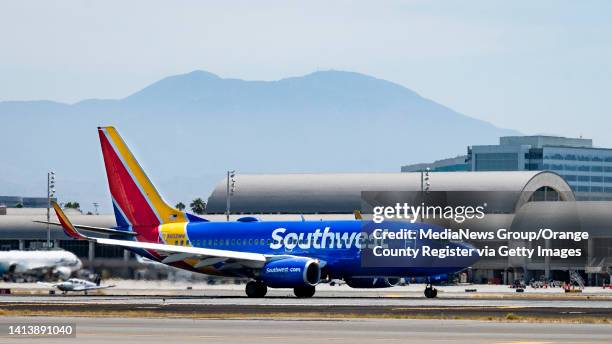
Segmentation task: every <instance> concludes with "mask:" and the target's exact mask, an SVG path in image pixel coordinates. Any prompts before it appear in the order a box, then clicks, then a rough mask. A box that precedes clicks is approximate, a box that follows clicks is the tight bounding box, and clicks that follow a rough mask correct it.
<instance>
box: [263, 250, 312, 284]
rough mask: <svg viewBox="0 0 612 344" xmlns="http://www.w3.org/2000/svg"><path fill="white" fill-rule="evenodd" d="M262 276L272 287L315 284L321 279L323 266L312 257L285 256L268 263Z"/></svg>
mask: <svg viewBox="0 0 612 344" xmlns="http://www.w3.org/2000/svg"><path fill="white" fill-rule="evenodd" d="M260 277H261V279H262V281H264V282H265V283H266V285H267V286H268V287H271V288H295V287H304V286H315V285H316V284H317V283H319V280H320V279H321V268H320V267H319V263H318V262H317V261H316V260H314V259H312V258H302V257H298V258H285V259H279V260H274V261H271V262H268V263H266V265H264V267H263V268H262V269H261V275H260Z"/></svg>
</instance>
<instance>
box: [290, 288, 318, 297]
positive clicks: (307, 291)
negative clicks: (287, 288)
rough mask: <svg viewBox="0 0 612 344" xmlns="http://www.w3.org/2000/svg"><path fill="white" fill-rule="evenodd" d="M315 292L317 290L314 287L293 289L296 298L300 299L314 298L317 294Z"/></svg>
mask: <svg viewBox="0 0 612 344" xmlns="http://www.w3.org/2000/svg"><path fill="white" fill-rule="evenodd" d="M315 291H316V289H315V287H314V286H305V287H295V288H293V293H294V294H295V296H297V297H298V298H300V299H302V298H309V297H312V296H313V295H314V294H315Z"/></svg>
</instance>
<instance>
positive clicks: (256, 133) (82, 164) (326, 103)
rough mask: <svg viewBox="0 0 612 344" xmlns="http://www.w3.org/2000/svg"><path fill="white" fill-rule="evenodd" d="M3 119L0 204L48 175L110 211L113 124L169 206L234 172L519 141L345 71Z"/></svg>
mask: <svg viewBox="0 0 612 344" xmlns="http://www.w3.org/2000/svg"><path fill="white" fill-rule="evenodd" d="M0 116H2V117H1V119H2V125H0V136H1V137H2V141H3V145H4V148H5V152H4V153H3V154H2V156H0V160H1V161H2V164H1V166H2V169H3V171H2V172H1V173H0V180H1V181H2V184H0V194H7V193H9V194H15V195H21V194H24V195H42V194H43V193H44V192H45V187H46V184H45V183H46V179H45V178H46V171H47V170H49V169H54V170H56V172H57V174H58V191H59V196H60V199H63V200H78V201H80V203H81V204H82V205H84V206H85V207H86V208H87V207H88V204H90V203H91V202H94V201H96V202H100V203H103V204H105V205H106V208H105V209H106V210H108V209H110V208H109V207H108V199H109V196H108V194H107V186H106V177H105V175H104V170H103V164H102V161H101V154H100V149H99V147H98V144H99V143H98V137H97V134H96V127H97V126H99V125H115V126H117V127H118V129H119V131H120V132H121V134H122V135H123V136H124V138H125V139H126V141H127V142H128V143H129V144H130V146H131V148H132V149H133V150H134V151H135V153H136V155H137V156H138V158H139V160H140V162H141V163H142V165H143V166H144V167H145V169H146V170H147V171H148V172H149V174H150V177H151V178H152V179H153V181H154V182H155V183H156V185H158V187H159V188H160V189H162V191H163V193H164V194H165V195H166V197H167V198H168V199H169V200H170V201H172V202H177V201H179V200H180V201H183V202H185V203H187V202H186V201H188V200H190V199H192V198H193V197H195V196H201V197H207V196H208V194H209V193H210V191H211V190H212V187H213V185H214V183H215V182H216V181H217V180H219V179H220V178H223V176H224V171H225V170H226V169H230V168H232V169H237V170H238V171H239V172H240V171H243V172H249V173H258V172H331V171H336V172H352V171H354V172H357V171H399V168H400V166H401V165H404V164H408V163H414V162H421V161H429V160H434V159H439V158H444V157H448V156H455V155H457V154H461V153H464V152H465V150H466V146H467V145H469V144H487V143H491V144H493V143H495V142H497V138H498V137H499V136H501V135H514V134H517V132H515V131H512V130H506V129H500V128H497V127H495V126H493V125H491V124H490V123H487V122H484V121H480V120H477V119H474V118H471V117H468V116H466V115H463V114H461V113H458V112H456V111H453V110H452V109H449V108H447V107H445V106H443V105H440V104H438V103H435V102H433V101H431V100H429V99H426V98H423V97H421V96H420V95H418V94H417V93H415V92H413V91H411V90H410V89H408V88H405V87H403V86H400V85H398V84H394V83H392V82H388V81H385V80H381V79H376V78H373V77H370V76H367V75H363V74H358V73H351V72H341V71H325V72H316V73H312V74H308V75H305V76H301V77H293V78H287V79H282V80H279V81H270V82H268V81H244V80H238V79H224V78H220V77H218V76H216V75H214V74H211V73H208V72H204V71H194V72H191V73H188V74H183V75H176V76H171V77H167V78H165V79H162V80H160V81H158V82H156V83H154V84H152V85H150V86H147V87H146V88H144V89H142V90H141V91H139V92H136V93H134V94H132V95H130V96H128V97H126V98H123V99H116V100H101V99H89V100H84V101H81V102H79V103H76V104H62V103H57V102H50V101H22V102H0ZM238 187H239V181H238Z"/></svg>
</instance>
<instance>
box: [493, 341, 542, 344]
mask: <svg viewBox="0 0 612 344" xmlns="http://www.w3.org/2000/svg"><path fill="white" fill-rule="evenodd" d="M550 343H552V342H525V341H516V342H496V344H550Z"/></svg>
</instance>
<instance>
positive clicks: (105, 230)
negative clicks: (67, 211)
mask: <svg viewBox="0 0 612 344" xmlns="http://www.w3.org/2000/svg"><path fill="white" fill-rule="evenodd" d="M32 222H36V223H42V224H45V225H47V224H49V225H53V226H62V224H61V223H59V222H47V221H32ZM72 226H74V228H78V229H83V230H86V231H90V232H95V233H101V234H110V235H125V236H136V235H138V234H137V233H134V232H127V231H120V230H117V229H112V228H105V227H94V226H85V225H75V224H73V225H72Z"/></svg>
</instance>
